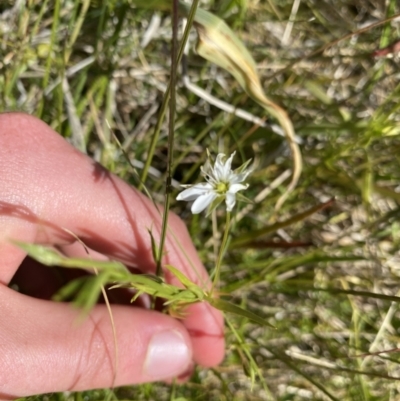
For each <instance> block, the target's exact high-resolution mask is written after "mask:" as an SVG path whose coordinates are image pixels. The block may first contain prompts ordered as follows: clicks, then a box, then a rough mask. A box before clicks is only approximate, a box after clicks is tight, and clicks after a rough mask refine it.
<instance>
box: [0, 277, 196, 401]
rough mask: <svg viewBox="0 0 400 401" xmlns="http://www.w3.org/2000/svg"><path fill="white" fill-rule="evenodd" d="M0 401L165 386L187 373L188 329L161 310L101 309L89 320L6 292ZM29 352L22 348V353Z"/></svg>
mask: <svg viewBox="0 0 400 401" xmlns="http://www.w3.org/2000/svg"><path fill="white" fill-rule="evenodd" d="M0 300H1V301H0V310H1V315H2V316H3V318H2V319H1V320H0V355H1V358H0V399H15V398H19V397H23V396H27V395H32V394H38V393H48V392H59V391H66V390H69V391H82V390H88V389H93V388H104V387H114V386H122V385H128V384H137V383H142V382H148V381H156V380H164V379H169V378H173V377H176V376H179V375H180V374H182V373H184V372H185V371H187V370H188V368H189V367H190V365H191V361H192V347H191V341H190V338H189V335H188V333H187V331H186V329H185V328H184V326H183V325H182V324H181V323H180V322H179V321H177V320H175V319H172V318H170V317H169V316H166V315H163V314H161V313H159V312H156V311H151V310H144V309H141V308H134V307H126V306H121V305H118V306H117V305H113V306H112V315H113V319H114V323H115V330H116V343H117V349H118V353H117V358H116V352H115V342H114V334H113V329H112V324H111V321H110V316H109V314H108V311H107V309H106V307H105V306H104V305H98V306H96V307H95V308H93V310H92V311H91V312H90V314H89V316H86V317H84V318H82V316H81V315H80V311H78V310H75V309H73V308H72V307H71V305H69V304H61V303H54V302H51V301H43V300H38V299H33V298H29V297H26V296H25V295H22V294H19V293H18V292H16V291H13V290H11V289H9V288H7V287H5V286H2V285H0ZM21 345H23V346H21Z"/></svg>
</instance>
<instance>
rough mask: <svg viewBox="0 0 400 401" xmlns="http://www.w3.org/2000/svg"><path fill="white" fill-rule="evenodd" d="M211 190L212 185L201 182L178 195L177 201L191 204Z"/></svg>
mask: <svg viewBox="0 0 400 401" xmlns="http://www.w3.org/2000/svg"><path fill="white" fill-rule="evenodd" d="M210 190H212V185H211V184H209V183H207V182H200V183H198V184H195V185H193V186H192V187H190V188H188V189H185V190H184V191H182V192H181V193H180V194H178V196H177V197H176V200H183V201H187V202H189V201H192V200H195V199H196V198H198V197H199V196H201V195H203V194H205V193H207V192H208V191H210Z"/></svg>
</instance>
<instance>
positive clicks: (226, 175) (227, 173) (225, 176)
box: [221, 152, 236, 181]
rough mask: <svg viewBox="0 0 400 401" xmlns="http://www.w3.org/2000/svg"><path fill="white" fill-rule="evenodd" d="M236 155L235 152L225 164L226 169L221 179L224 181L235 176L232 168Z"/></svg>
mask: <svg viewBox="0 0 400 401" xmlns="http://www.w3.org/2000/svg"><path fill="white" fill-rule="evenodd" d="M235 153H236V152H233V153H232V154H231V155H230V156H229V159H228V160H227V161H226V162H225V165H224V169H223V172H222V177H221V178H222V181H228V180H229V179H230V178H231V176H232V175H233V174H232V168H231V167H232V160H233V156H235Z"/></svg>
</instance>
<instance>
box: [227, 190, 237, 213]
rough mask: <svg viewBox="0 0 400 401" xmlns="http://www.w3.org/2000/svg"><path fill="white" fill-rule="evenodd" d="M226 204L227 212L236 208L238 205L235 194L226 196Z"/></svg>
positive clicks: (229, 193) (228, 193)
mask: <svg viewBox="0 0 400 401" xmlns="http://www.w3.org/2000/svg"><path fill="white" fill-rule="evenodd" d="M225 203H226V210H227V211H228V212H231V211H232V209H233V207H234V206H235V203H236V196H235V194H234V193H231V192H227V194H226V199H225Z"/></svg>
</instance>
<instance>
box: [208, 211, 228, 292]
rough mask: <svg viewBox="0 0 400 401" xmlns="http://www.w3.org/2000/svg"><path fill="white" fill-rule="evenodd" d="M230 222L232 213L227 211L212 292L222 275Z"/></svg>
mask: <svg viewBox="0 0 400 401" xmlns="http://www.w3.org/2000/svg"><path fill="white" fill-rule="evenodd" d="M230 224H231V213H230V212H227V213H226V220H225V231H224V236H223V238H222V242H221V246H220V248H219V253H218V258H217V263H216V265H215V274H214V280H213V284H212V287H211V293H213V292H214V289H215V288H216V287H217V286H218V283H219V277H220V272H221V264H222V259H223V257H224V253H225V249H226V244H227V242H228V235H229V229H230Z"/></svg>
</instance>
